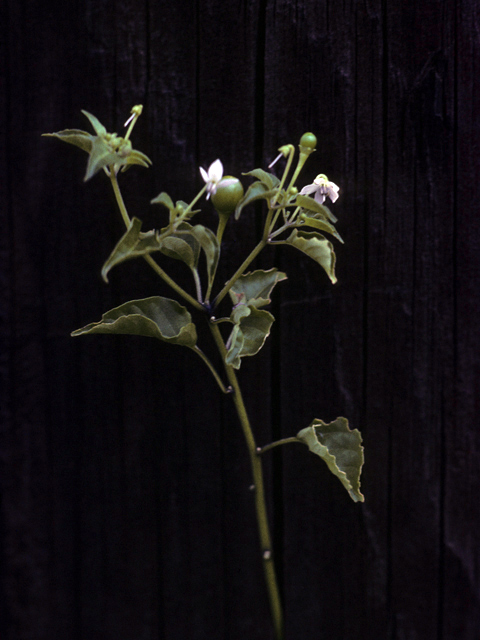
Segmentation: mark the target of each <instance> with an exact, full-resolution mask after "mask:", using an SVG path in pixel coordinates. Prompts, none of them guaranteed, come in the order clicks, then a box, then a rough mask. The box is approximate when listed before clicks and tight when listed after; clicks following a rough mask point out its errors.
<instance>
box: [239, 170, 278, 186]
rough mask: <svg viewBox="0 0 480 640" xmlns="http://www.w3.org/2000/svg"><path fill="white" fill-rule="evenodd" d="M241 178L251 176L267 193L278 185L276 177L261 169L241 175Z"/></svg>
mask: <svg viewBox="0 0 480 640" xmlns="http://www.w3.org/2000/svg"><path fill="white" fill-rule="evenodd" d="M242 176H253V177H254V178H257V180H259V181H260V182H262V183H263V184H264V185H265V186H266V187H267V190H269V191H271V190H272V189H274V188H275V187H277V186H278V185H279V184H280V180H279V179H278V178H277V176H275V175H273V173H268V172H267V171H264V170H263V169H253V171H247V173H242Z"/></svg>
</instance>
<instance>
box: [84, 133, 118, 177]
mask: <svg viewBox="0 0 480 640" xmlns="http://www.w3.org/2000/svg"><path fill="white" fill-rule="evenodd" d="M121 160H122V158H120V157H119V156H118V154H117V153H115V152H113V151H112V148H111V146H110V145H109V144H108V142H107V141H106V140H104V139H103V138H99V137H95V138H93V140H92V149H91V151H90V156H89V158H88V164H87V171H86V173H85V177H84V178H83V180H84V182H86V181H87V180H90V178H92V177H93V176H94V175H95V174H96V173H98V171H100V169H103V167H108V166H110V165H113V164H120V161H121ZM123 164H125V163H123Z"/></svg>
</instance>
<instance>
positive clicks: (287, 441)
mask: <svg viewBox="0 0 480 640" xmlns="http://www.w3.org/2000/svg"><path fill="white" fill-rule="evenodd" d="M291 442H299V443H300V444H303V443H302V441H301V440H299V439H298V438H297V437H296V436H293V437H292V438H283V440H276V441H275V442H271V443H270V444H266V445H265V446H264V447H261V448H260V449H257V453H259V454H260V455H261V454H262V453H265V452H266V451H270V449H273V448H274V447H279V446H280V445H282V444H290V443H291Z"/></svg>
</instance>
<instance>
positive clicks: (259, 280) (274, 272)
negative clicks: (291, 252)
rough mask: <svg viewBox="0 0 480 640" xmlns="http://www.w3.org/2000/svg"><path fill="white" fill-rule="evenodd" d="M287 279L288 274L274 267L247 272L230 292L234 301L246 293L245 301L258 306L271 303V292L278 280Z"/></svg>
mask: <svg viewBox="0 0 480 640" xmlns="http://www.w3.org/2000/svg"><path fill="white" fill-rule="evenodd" d="M286 279H287V274H286V273H283V272H282V271H278V269H276V268H273V269H269V270H268V271H263V270H262V269H259V270H257V271H252V272H249V273H245V274H243V275H242V276H240V278H238V280H237V281H236V282H235V284H234V285H233V287H232V288H231V289H230V291H229V294H230V297H231V299H232V301H233V303H234V304H235V303H237V302H238V296H239V295H240V294H242V293H243V294H244V295H245V302H246V303H247V304H251V305H253V306H255V307H257V308H260V307H264V306H265V305H267V304H270V302H271V300H270V294H271V293H272V290H273V288H274V286H275V285H276V284H277V282H281V281H282V280H286Z"/></svg>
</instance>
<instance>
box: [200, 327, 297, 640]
mask: <svg viewBox="0 0 480 640" xmlns="http://www.w3.org/2000/svg"><path fill="white" fill-rule="evenodd" d="M210 329H211V331H212V334H213V338H214V340H215V343H216V345H217V347H218V350H219V351H220V355H221V357H222V361H223V362H224V366H225V372H226V374H227V378H228V381H229V382H230V384H231V387H232V390H233V393H232V398H233V402H234V404H235V408H236V410H237V414H238V418H239V421H240V425H241V427H242V431H243V435H244V437H245V441H246V444H247V449H248V453H249V456H250V463H251V467H252V475H253V486H254V489H255V510H256V514H257V523H258V531H259V536H260V548H261V552H262V561H263V571H264V574H265V580H266V583H267V589H268V597H269V601H270V609H271V612H272V618H273V625H274V629H275V639H276V640H283V637H284V632H283V610H282V605H281V601H280V593H279V589H278V584H277V577H276V574H275V565H274V562H273V551H272V541H271V536H270V529H269V526H268V517H267V506H266V500H265V488H264V483H263V469H262V459H261V457H260V455H259V451H258V449H257V445H256V443H255V438H254V435H253V432H252V428H251V426H250V421H249V419H248V414H247V410H246V408H245V404H244V402H243V397H242V392H241V390H240V385H239V384H238V380H237V376H236V374H235V369H234V368H233V367H232V366H231V365H228V364H226V362H225V357H226V348H225V344H224V342H223V338H222V335H221V333H220V329H219V328H218V326H217V325H216V324H212V323H211V324H210Z"/></svg>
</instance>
